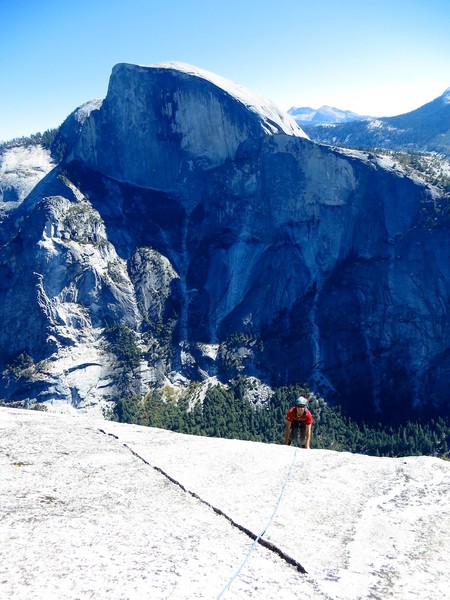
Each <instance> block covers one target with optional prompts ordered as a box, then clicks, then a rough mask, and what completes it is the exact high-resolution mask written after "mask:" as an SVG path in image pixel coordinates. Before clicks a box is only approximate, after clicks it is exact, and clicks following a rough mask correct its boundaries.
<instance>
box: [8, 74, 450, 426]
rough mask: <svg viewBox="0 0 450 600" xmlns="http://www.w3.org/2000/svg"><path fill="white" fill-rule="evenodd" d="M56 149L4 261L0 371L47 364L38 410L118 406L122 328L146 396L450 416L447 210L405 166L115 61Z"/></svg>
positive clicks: (233, 92) (218, 89)
mask: <svg viewBox="0 0 450 600" xmlns="http://www.w3.org/2000/svg"><path fill="white" fill-rule="evenodd" d="M57 143H58V144H59V145H60V147H61V146H64V148H65V158H64V160H63V161H62V163H61V164H60V165H59V166H58V167H57V168H56V169H55V170H54V171H53V172H52V173H51V174H50V175H48V176H47V177H46V178H45V179H44V180H43V181H42V182H41V183H40V184H38V185H37V186H36V187H35V188H34V190H33V191H32V193H31V194H30V195H29V196H28V197H27V198H26V199H25V201H24V202H23V203H22V204H21V206H20V208H19V209H17V211H15V212H14V214H13V215H10V217H9V220H8V223H5V224H4V225H3V226H2V238H3V242H2V246H3V248H2V250H1V257H0V258H1V265H0V268H1V269H3V270H4V273H5V277H4V278H3V279H2V281H3V282H5V281H7V282H8V283H7V284H5V285H3V287H2V290H0V293H1V300H2V302H1V306H2V308H1V309H0V310H1V311H2V322H3V323H4V324H5V329H4V330H5V331H8V334H7V335H6V334H3V339H2V348H4V350H3V356H4V363H5V364H6V363H7V362H8V361H10V360H12V359H13V357H14V356H16V355H17V354H18V353H20V352H28V353H30V354H31V355H32V356H33V357H34V358H35V360H43V359H46V358H49V359H50V361H49V365H50V366H48V364H47V367H46V368H47V372H45V369H44V373H41V374H40V379H41V380H42V381H41V386H43V391H42V398H56V397H60V398H64V399H68V398H69V399H72V402H73V403H75V404H77V405H80V404H81V405H82V404H83V403H85V402H87V401H89V400H88V398H91V399H95V400H96V401H97V400H98V399H99V398H103V397H107V396H108V395H110V396H111V395H114V394H115V393H116V392H115V391H114V381H113V380H114V377H112V376H111V373H112V371H111V369H112V368H113V367H114V364H115V363H114V356H113V354H111V348H110V346H108V344H107V341H106V338H105V327H107V324H108V323H112V322H115V323H117V322H119V321H120V322H122V323H124V324H126V325H127V327H129V328H130V329H131V330H133V331H134V332H136V336H137V337H136V340H137V344H138V345H140V348H141V350H142V351H143V352H144V356H145V360H144V361H143V362H142V366H141V371H140V377H138V376H137V374H136V379H139V381H140V384H139V385H140V386H141V388H140V390H145V388H146V386H147V385H150V384H151V383H152V382H156V381H158V380H161V378H162V377H163V376H164V375H167V374H168V373H169V372H172V373H179V374H182V375H184V376H186V377H188V378H191V379H192V378H203V377H206V376H208V375H218V376H219V377H223V378H226V377H229V376H232V375H234V374H236V373H237V372H243V373H247V374H249V375H254V376H257V377H259V378H260V379H262V380H264V381H265V382H267V383H270V384H285V383H294V382H309V383H310V384H311V385H312V386H313V387H314V388H315V389H316V390H317V391H319V392H320V393H323V394H324V395H325V397H329V398H335V399H338V400H339V401H341V402H342V403H344V404H345V405H346V406H347V407H348V408H349V409H350V410H351V411H353V412H354V413H359V414H371V413H376V412H379V411H382V410H385V409H386V408H387V407H389V411H390V412H391V411H392V407H393V406H395V407H396V408H395V410H396V412H401V411H405V414H406V413H407V412H408V411H409V410H410V408H411V407H412V406H415V407H419V406H422V403H423V402H425V401H426V402H427V403H429V402H430V401H431V402H432V403H433V404H434V405H436V407H437V408H438V410H439V411H441V412H445V411H447V410H448V409H449V407H448V401H447V388H448V383H449V381H448V378H449V376H448V372H449V366H450V365H449V361H450V354H449V350H448V348H449V317H448V311H447V306H448V305H449V302H448V300H449V287H450V273H449V265H448V256H449V249H450V248H449V241H448V240H449V236H448V218H447V210H446V206H445V205H444V204H443V201H442V199H440V198H439V197H438V196H437V195H436V194H435V193H433V191H432V190H430V189H427V188H426V187H425V186H424V185H423V184H420V183H419V182H418V181H413V180H412V179H410V178H408V177H406V176H405V173H404V172H402V170H401V168H400V167H399V166H397V165H395V164H394V163H393V162H392V161H391V162H388V161H387V160H386V159H384V160H382V159H379V158H376V157H374V156H371V155H368V154H367V153H358V152H349V151H347V152H345V151H337V150H332V149H330V148H326V147H323V146H320V145H317V144H315V143H313V142H311V141H310V140H309V139H308V138H307V137H306V136H305V135H304V133H303V132H302V130H301V129H299V128H298V126H297V125H296V124H295V122H294V121H292V120H291V119H290V118H289V117H288V116H287V115H283V114H282V113H281V112H280V111H278V110H277V109H276V108H275V107H273V106H272V105H271V104H270V103H268V102H266V101H263V100H262V99H261V98H257V97H255V96H252V95H251V94H250V93H248V92H245V91H244V90H242V89H241V88H238V87H237V86H234V85H233V84H231V83H230V82H226V81H224V80H222V79H221V78H217V77H216V76H213V75H211V74H208V73H206V72H203V71H199V70H196V69H194V68H192V67H188V66H186V65H173V64H166V65H159V66H156V67H138V66H133V65H118V66H117V67H115V68H114V70H113V74H112V77H111V82H110V86H109V90H108V94H107V97H106V98H105V99H104V100H103V101H102V102H94V103H89V104H88V105H85V106H84V107H82V108H81V109H78V110H77V111H75V113H74V114H73V115H71V117H69V118H68V120H67V122H66V123H65V124H64V125H63V127H62V128H61V131H60V136H59V139H58V140H57ZM74 373H77V374H78V378H77V377H75V376H74V375H73V374H74ZM46 377H47V379H46ZM49 381H51V382H52V384H51V385H50V383H49ZM84 381H88V382H89V385H87V384H85V383H82V382H84ZM46 382H47V383H46ZM15 385H16V387H14V386H12V385H11V383H10V387H9V388H4V390H3V391H2V394H3V395H4V396H6V397H8V398H14V397H15V396H14V394H16V395H17V394H19V391H18V388H17V385H18V384H17V382H16V384H15ZM19 387H20V386H19ZM8 389H9V390H10V391H8ZM11 390H13V391H11ZM20 393H22V395H24V394H25V395H26V394H28V393H29V391H26V392H24V391H23V390H22V392H20ZM74 398H75V400H74Z"/></svg>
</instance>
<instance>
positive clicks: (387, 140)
mask: <svg viewBox="0 0 450 600" xmlns="http://www.w3.org/2000/svg"><path fill="white" fill-rule="evenodd" d="M291 110H292V109H291ZM291 114H292V113H291ZM294 118H295V116H294ZM302 127H303V129H304V131H306V133H307V134H308V135H309V136H310V138H311V139H313V140H314V141H317V142H322V143H325V144H331V145H334V146H345V147H351V148H385V149H388V150H401V151H413V152H437V153H441V154H444V155H446V156H450V87H449V88H447V89H446V90H445V92H444V93H443V94H442V95H441V96H439V97H438V98H435V99H434V100H432V101H431V102H428V103H427V104H424V105H423V106H421V107H419V108H417V109H415V110H413V111H411V112H408V113H405V114H402V115H397V116H394V117H381V118H373V117H370V118H366V119H362V120H358V121H356V120H354V121H351V122H343V121H342V122H336V123H331V122H328V124H326V125H324V124H323V123H322V124H319V123H313V122H312V121H311V122H310V123H309V124H307V123H306V124H304V125H302Z"/></svg>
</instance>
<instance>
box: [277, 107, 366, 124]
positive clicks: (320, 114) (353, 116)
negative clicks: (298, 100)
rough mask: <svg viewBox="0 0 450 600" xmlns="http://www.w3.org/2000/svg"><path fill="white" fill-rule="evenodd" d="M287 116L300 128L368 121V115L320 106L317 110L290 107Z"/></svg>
mask: <svg viewBox="0 0 450 600" xmlns="http://www.w3.org/2000/svg"><path fill="white" fill-rule="evenodd" d="M288 114H289V115H291V117H293V118H294V119H295V121H296V122H297V123H298V124H299V125H300V126H301V127H302V126H303V125H325V124H334V123H349V122H351V121H361V120H363V119H368V118H369V117H368V115H364V116H363V115H358V114H357V113H355V112H352V111H351V110H341V109H340V108H335V107H334V106H326V105H324V106H321V107H320V108H318V109H314V108H310V107H309V106H303V107H301V108H296V107H294V106H293V107H292V108H290V109H289V110H288Z"/></svg>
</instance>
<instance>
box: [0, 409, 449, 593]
mask: <svg viewBox="0 0 450 600" xmlns="http://www.w3.org/2000/svg"><path fill="white" fill-rule="evenodd" d="M281 428H282V424H280V437H281V436H282V431H281ZM0 432H1V435H0V447H1V449H2V452H1V453H0V457H1V469H2V477H1V478H0V493H1V497H2V521H1V524H0V534H1V539H2V544H1V546H0V557H1V560H0V590H1V594H2V598H5V599H6V598H14V600H42V599H43V598H50V597H58V599H59V600H72V599H74V598H77V599H79V600H84V599H87V598H99V597H108V599H110V600H116V599H117V600H118V599H119V598H120V600H138V599H140V598H145V597H151V598H152V599H154V600H160V599H163V598H177V599H179V600H183V599H186V600H188V599H189V600H190V599H191V598H219V597H225V598H236V599H238V598H244V597H245V598H255V599H258V600H267V598H282V599H283V600H290V599H292V600H294V599H295V598H298V597H299V596H300V597H301V598H305V599H308V598H311V599H314V600H317V599H322V598H323V599H324V600H325V599H330V598H333V600H358V599H361V598H369V597H370V598H373V600H389V599H391V598H392V599H396V598H405V599H406V598H410V597H411V598H416V597H421V598H427V600H441V599H442V598H444V597H445V596H446V594H447V590H448V584H449V576H448V572H447V565H448V561H449V560H450V536H449V531H450V509H449V506H450V503H449V501H448V500H449V494H450V488H449V483H448V481H449V475H450V473H449V471H450V463H448V462H445V461H442V460H439V459H434V458H426V457H421V458H419V457H414V458H399V459H386V458H384V459H382V458H370V457H367V456H360V455H352V454H348V453H337V452H331V451H325V450H309V451H307V450H300V449H298V450H295V449H294V448H291V447H286V446H277V445H269V444H260V443H252V442H243V441H231V440H223V439H218V438H203V437H195V436H183V435H180V434H176V433H172V432H168V431H163V430H158V429H151V428H145V427H138V426H129V425H122V424H117V423H109V422H105V421H92V420H86V419H83V418H80V417H78V416H69V415H55V414H45V413H39V412H36V411H21V410H11V409H4V408H0ZM252 536H253V537H260V538H261V540H262V541H263V543H264V544H265V545H261V544H258V543H256V544H255V543H254V539H253V537H252ZM241 567H242V568H241ZM304 571H306V573H305V572H304ZM222 594H223V596H222Z"/></svg>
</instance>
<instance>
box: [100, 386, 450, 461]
mask: <svg viewBox="0 0 450 600" xmlns="http://www.w3.org/2000/svg"><path fill="white" fill-rule="evenodd" d="M197 385H198V384H197ZM195 390H196V384H192V385H191V387H190V388H188V391H187V392H186V393H185V394H184V395H183V396H182V397H181V399H180V398H177V397H175V394H173V397H171V395H170V393H169V394H168V393H167V391H163V390H160V389H159V390H158V389H155V390H152V391H151V392H150V393H148V394H147V395H146V396H145V397H144V398H140V397H139V396H137V395H129V396H126V397H123V398H121V399H119V400H118V401H117V402H116V404H115V408H114V410H113V413H112V415H111V418H112V419H113V420H116V421H120V422H125V423H134V424H138V425H145V426H148V427H158V428H162V429H169V430H171V431H177V432H180V433H187V434H193V435H204V436H209V437H222V438H229V439H241V440H253V441H260V442H266V443H275V444H277V443H279V444H281V443H283V435H284V426H285V417H286V413H287V411H288V409H289V408H290V406H291V405H292V404H293V402H294V400H295V399H296V398H297V397H298V396H299V395H301V394H303V395H307V396H309V397H310V398H311V399H310V403H309V407H310V410H311V412H312V413H313V416H314V425H313V438H312V447H313V448H321V449H328V450H337V451H341V452H353V453H359V454H367V455H371V456H390V457H395V456H418V455H430V456H439V457H441V458H448V457H449V455H450V421H449V420H448V419H445V418H442V417H439V418H436V419H429V420H427V421H426V422H420V421H414V422H412V421H411V422H407V423H406V424H403V425H398V426H395V427H394V426H388V425H384V424H381V423H379V424H375V425H373V424H371V425H369V424H365V423H357V422H356V421H354V420H352V419H351V418H350V417H348V416H345V415H344V414H343V413H342V411H341V409H340V408H339V407H335V406H329V405H328V404H327V403H326V402H325V401H324V400H323V399H321V398H316V397H314V396H313V395H312V394H311V392H310V390H309V389H308V388H307V387H306V386H286V387H281V388H278V389H276V390H275V391H274V394H273V396H272V398H271V399H270V400H269V402H268V403H267V404H266V405H264V406H254V405H252V404H251V403H250V402H248V400H246V399H245V397H244V396H245V379H244V378H237V379H235V380H233V381H231V382H230V384H229V385H228V386H221V385H215V386H210V387H209V388H208V390H207V391H206V393H205V396H204V399H203V402H200V401H194V397H195Z"/></svg>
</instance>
